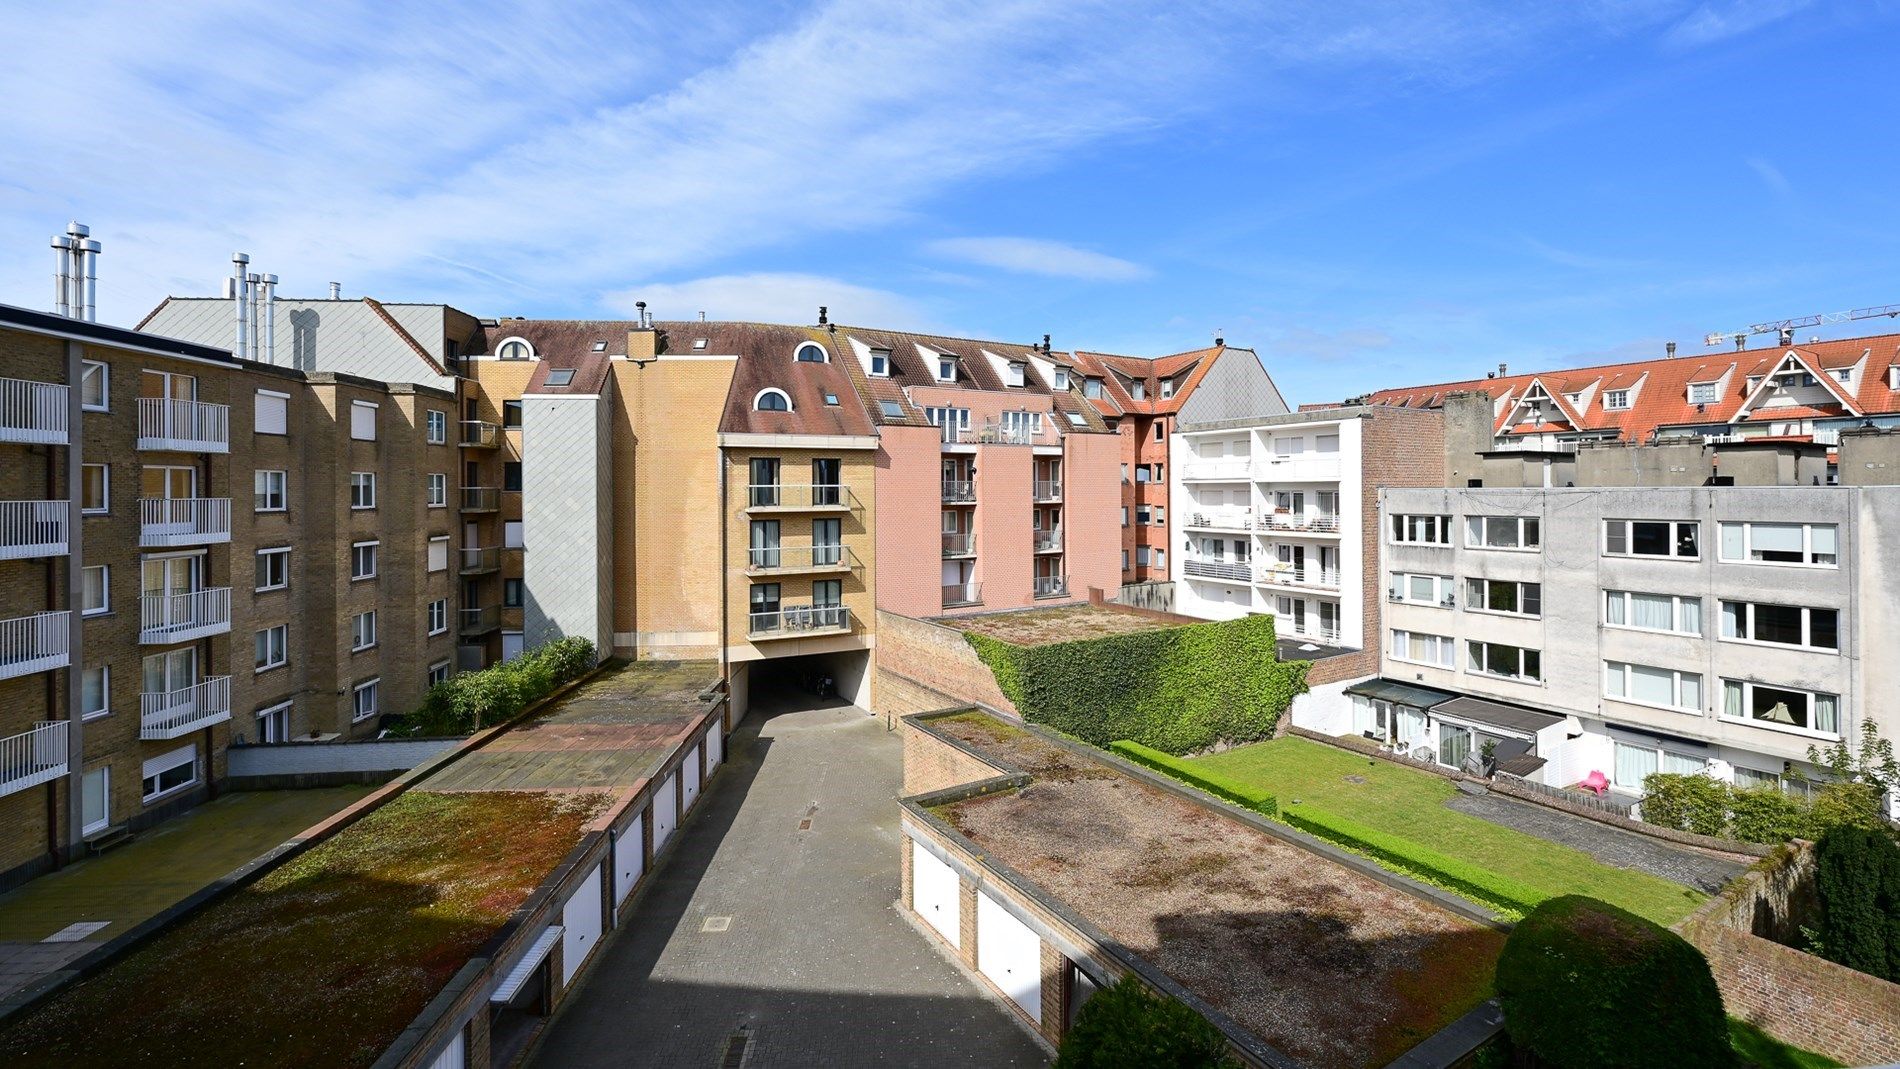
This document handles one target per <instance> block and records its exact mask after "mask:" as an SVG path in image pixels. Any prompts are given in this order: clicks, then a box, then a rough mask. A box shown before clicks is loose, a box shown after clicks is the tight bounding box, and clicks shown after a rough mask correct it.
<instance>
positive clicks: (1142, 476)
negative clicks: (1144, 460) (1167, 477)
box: [1135, 464, 1148, 483]
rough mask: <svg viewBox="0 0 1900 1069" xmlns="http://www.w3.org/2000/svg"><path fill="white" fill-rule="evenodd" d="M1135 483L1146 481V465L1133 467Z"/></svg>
mask: <svg viewBox="0 0 1900 1069" xmlns="http://www.w3.org/2000/svg"><path fill="white" fill-rule="evenodd" d="M1135 481H1136V482H1138V483H1145V482H1147V481H1148V465H1146V464H1137V465H1135Z"/></svg>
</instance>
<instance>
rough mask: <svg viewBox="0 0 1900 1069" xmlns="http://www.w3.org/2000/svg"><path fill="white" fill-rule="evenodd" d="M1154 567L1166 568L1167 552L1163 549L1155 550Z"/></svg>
mask: <svg viewBox="0 0 1900 1069" xmlns="http://www.w3.org/2000/svg"><path fill="white" fill-rule="evenodd" d="M1154 566H1155V567H1157V568H1165V567H1167V566H1168V551H1167V550H1165V549H1156V550H1155V554H1154Z"/></svg>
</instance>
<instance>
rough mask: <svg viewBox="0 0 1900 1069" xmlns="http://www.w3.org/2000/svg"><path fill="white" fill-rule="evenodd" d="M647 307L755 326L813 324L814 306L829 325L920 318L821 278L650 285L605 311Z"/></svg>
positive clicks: (615, 299)
mask: <svg viewBox="0 0 1900 1069" xmlns="http://www.w3.org/2000/svg"><path fill="white" fill-rule="evenodd" d="M635 301H645V302H647V311H648V312H650V313H652V315H653V317H654V318H655V319H693V318H695V317H697V316H698V315H699V313H701V312H704V313H706V318H708V319H739V320H747V321H752V322H759V323H815V322H817V321H818V306H819V305H821V304H822V305H825V306H826V307H828V308H829V309H830V310H831V321H832V322H834V323H852V324H860V325H875V326H902V327H905V328H907V329H917V324H918V323H919V321H920V319H921V318H922V313H921V312H920V311H919V310H918V308H917V306H916V305H915V304H913V303H912V302H910V301H909V300H907V299H905V298H903V297H900V296H898V295H897V294H895V293H890V292H888V291H885V290H880V289H872V288H870V287H868V286H859V285H856V284H854V283H850V282H844V281H842V280H839V279H835V278H826V277H824V276H822V275H801V274H772V273H764V274H750V275H714V276H712V277H709V278H695V279H690V280H688V281H685V282H652V283H648V284H646V285H643V286H636V287H633V288H631V289H626V290H621V291H619V292H616V293H611V294H609V295H608V296H607V301H606V303H607V305H608V306H609V307H611V308H613V309H614V310H615V311H618V312H621V313H622V314H625V315H627V316H632V315H633V314H634V311H635V308H634V302H635Z"/></svg>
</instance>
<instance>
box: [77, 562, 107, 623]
mask: <svg viewBox="0 0 1900 1069" xmlns="http://www.w3.org/2000/svg"><path fill="white" fill-rule="evenodd" d="M111 611H112V594H111V572H110V571H109V570H108V569H107V566H106V565H103V564H95V565H92V566H90V567H88V568H86V569H84V570H82V571H81V572H80V583H79V615H81V616H97V615H99V614H100V613H104V612H111Z"/></svg>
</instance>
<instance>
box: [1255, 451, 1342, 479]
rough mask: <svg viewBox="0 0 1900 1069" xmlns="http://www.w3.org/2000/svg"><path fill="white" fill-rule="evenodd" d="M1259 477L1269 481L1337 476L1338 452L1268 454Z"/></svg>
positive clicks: (1334, 477)
mask: <svg viewBox="0 0 1900 1069" xmlns="http://www.w3.org/2000/svg"><path fill="white" fill-rule="evenodd" d="M1260 478H1262V479H1265V480H1268V481H1270V482H1283V481H1284V482H1323V481H1327V480H1332V479H1337V478H1339V454H1337V453H1330V454H1329V453H1318V454H1312V453H1295V454H1292V455H1289V456H1277V455H1276V456H1268V457H1267V458H1266V463H1265V464H1263V465H1262V466H1261V468H1260Z"/></svg>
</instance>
